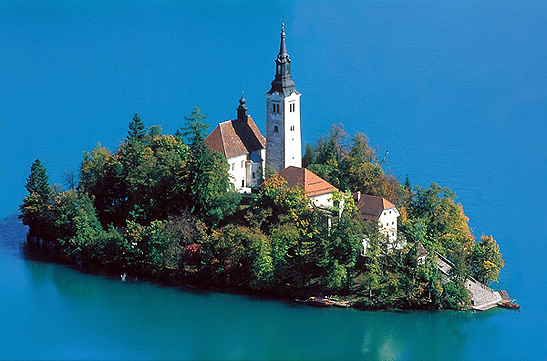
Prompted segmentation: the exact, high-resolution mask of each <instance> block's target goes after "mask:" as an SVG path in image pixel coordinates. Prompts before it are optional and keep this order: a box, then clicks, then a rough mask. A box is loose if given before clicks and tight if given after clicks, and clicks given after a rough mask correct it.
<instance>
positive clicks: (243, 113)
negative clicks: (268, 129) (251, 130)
mask: <svg viewBox="0 0 547 361" xmlns="http://www.w3.org/2000/svg"><path fill="white" fill-rule="evenodd" d="M243 94H244V91H243V90H242V91H241V98H239V106H238V107H237V119H239V120H242V121H244V122H247V116H248V114H249V107H248V106H247V105H246V104H245V103H247V100H246V99H245V96H244V95H243Z"/></svg>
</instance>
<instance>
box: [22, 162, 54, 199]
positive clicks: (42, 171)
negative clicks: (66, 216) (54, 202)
mask: <svg viewBox="0 0 547 361" xmlns="http://www.w3.org/2000/svg"><path fill="white" fill-rule="evenodd" d="M25 188H26V189H27V191H28V192H29V194H32V193H36V195H37V196H38V197H39V199H40V201H41V202H42V203H46V202H48V201H49V200H50V198H51V196H52V192H51V187H50V185H49V177H48V175H47V171H46V168H45V167H44V165H43V164H42V162H40V159H36V160H35V161H34V163H32V165H31V166H30V175H29V177H28V178H27V183H26V184H25Z"/></svg>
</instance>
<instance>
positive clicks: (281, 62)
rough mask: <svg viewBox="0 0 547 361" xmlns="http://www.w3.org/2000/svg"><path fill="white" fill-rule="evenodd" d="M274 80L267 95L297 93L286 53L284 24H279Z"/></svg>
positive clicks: (289, 59) (289, 60)
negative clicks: (279, 31) (279, 41)
mask: <svg viewBox="0 0 547 361" xmlns="http://www.w3.org/2000/svg"><path fill="white" fill-rule="evenodd" d="M275 64H276V66H275V78H274V80H273V81H272V88H271V89H270V91H269V92H268V94H272V93H283V94H284V95H290V94H292V93H297V91H296V89H295V87H294V80H292V76H291V58H290V56H289V53H287V42H286V40H285V23H281V43H280V45H279V54H277V59H275Z"/></svg>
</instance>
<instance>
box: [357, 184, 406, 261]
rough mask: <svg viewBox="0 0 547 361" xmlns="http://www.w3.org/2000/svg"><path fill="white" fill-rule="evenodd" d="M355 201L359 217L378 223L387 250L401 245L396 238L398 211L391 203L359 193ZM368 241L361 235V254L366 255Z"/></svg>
mask: <svg viewBox="0 0 547 361" xmlns="http://www.w3.org/2000/svg"><path fill="white" fill-rule="evenodd" d="M355 201H356V202H355V206H356V207H357V209H358V212H359V213H358V214H359V217H361V218H362V219H364V220H366V221H369V222H374V223H376V224H377V225H378V231H379V232H380V234H381V235H382V236H383V238H384V240H385V243H386V244H387V247H388V250H391V249H395V248H401V247H402V246H403V244H402V242H399V240H398V238H397V218H398V217H399V211H398V210H397V208H396V207H395V205H394V204H393V203H391V202H390V201H388V200H387V199H385V198H382V197H377V196H371V195H361V193H357V194H356V195H355ZM368 243H369V240H368V238H367V237H363V255H366V252H367V248H368Z"/></svg>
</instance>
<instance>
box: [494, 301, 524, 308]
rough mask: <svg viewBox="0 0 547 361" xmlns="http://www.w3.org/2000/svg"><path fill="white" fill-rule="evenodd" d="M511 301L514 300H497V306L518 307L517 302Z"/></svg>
mask: <svg viewBox="0 0 547 361" xmlns="http://www.w3.org/2000/svg"><path fill="white" fill-rule="evenodd" d="M513 301H515V300H509V301H502V302H498V306H500V307H503V308H520V305H519V304H517V303H513Z"/></svg>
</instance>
